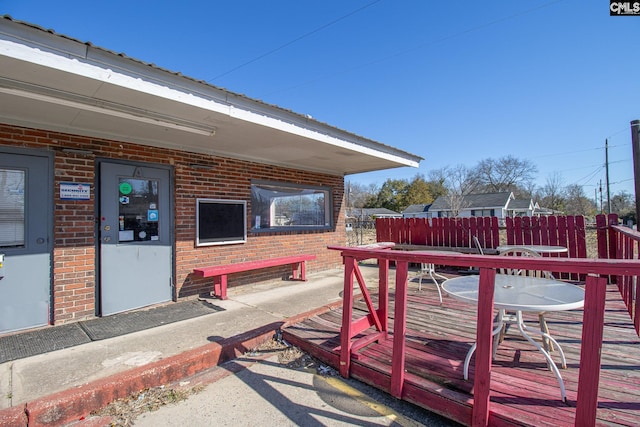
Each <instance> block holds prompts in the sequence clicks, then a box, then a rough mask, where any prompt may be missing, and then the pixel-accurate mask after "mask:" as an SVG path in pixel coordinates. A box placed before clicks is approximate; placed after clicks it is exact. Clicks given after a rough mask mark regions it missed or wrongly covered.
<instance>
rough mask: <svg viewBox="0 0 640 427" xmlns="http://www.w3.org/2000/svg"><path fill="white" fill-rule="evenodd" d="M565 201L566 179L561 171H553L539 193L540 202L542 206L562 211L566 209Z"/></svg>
mask: <svg viewBox="0 0 640 427" xmlns="http://www.w3.org/2000/svg"><path fill="white" fill-rule="evenodd" d="M564 201H565V189H564V179H563V178H562V174H561V173H560V172H553V173H552V174H551V175H549V176H548V177H547V181H546V183H545V185H544V186H543V187H542V188H541V189H540V191H539V193H538V203H539V204H540V206H541V207H545V208H549V209H553V210H556V211H562V210H563V209H564Z"/></svg>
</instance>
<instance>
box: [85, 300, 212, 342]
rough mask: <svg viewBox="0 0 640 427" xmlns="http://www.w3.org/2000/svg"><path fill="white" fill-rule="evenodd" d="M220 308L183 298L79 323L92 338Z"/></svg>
mask: <svg viewBox="0 0 640 427" xmlns="http://www.w3.org/2000/svg"><path fill="white" fill-rule="evenodd" d="M221 310H222V309H221V308H220V307H217V306H215V305H211V304H209V303H206V302H204V301H184V302H179V303H173V304H168V305H163V306H160V307H155V308H150V309H145V310H139V311H132V312H126V313H118V314H113V315H111V316H106V317H100V318H98V319H91V320H85V321H83V322H80V327H81V328H82V329H83V330H84V331H85V333H86V334H87V335H88V336H89V338H90V339H91V341H98V340H104V339H107V338H113V337H118V336H121V335H125V334H131V333H133V332H139V331H144V330H145V329H150V328H155V327H157V326H162V325H167V324H169V323H174V322H179V321H181V320H187V319H193V318H194V317H199V316H204V315H205V314H211V313H215V312H217V311H221Z"/></svg>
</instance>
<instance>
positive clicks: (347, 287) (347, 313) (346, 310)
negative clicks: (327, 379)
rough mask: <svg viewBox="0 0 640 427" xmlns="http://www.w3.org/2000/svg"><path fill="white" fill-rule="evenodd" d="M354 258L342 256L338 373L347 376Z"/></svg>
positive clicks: (349, 365)
mask: <svg viewBox="0 0 640 427" xmlns="http://www.w3.org/2000/svg"><path fill="white" fill-rule="evenodd" d="M354 265H355V258H354V257H350V256H345V257H344V289H343V293H342V328H341V330H340V375H342V377H344V378H349V370H350V368H351V331H352V323H351V318H352V313H353V272H354Z"/></svg>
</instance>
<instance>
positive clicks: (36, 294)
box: [0, 152, 53, 333]
mask: <svg viewBox="0 0 640 427" xmlns="http://www.w3.org/2000/svg"><path fill="white" fill-rule="evenodd" d="M50 168H51V159H50V157H49V156H48V155H42V156H39V155H30V154H16V152H0V258H4V259H3V260H2V267H0V333H3V332H9V331H17V330H20V329H27V328H33V327H36V326H42V325H46V324H48V323H49V317H50V301H51V297H50V294H51V245H52V240H53V239H52V238H51V236H50V233H51V232H52V229H53V227H52V222H53V219H52V215H53V196H52V194H53V193H52V192H53V185H52V182H51V173H50V171H51V169H50Z"/></svg>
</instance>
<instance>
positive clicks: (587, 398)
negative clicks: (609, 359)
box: [575, 276, 607, 426]
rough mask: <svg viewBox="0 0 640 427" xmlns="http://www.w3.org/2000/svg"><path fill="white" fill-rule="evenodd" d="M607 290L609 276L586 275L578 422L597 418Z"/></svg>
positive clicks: (584, 423)
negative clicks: (607, 277)
mask: <svg viewBox="0 0 640 427" xmlns="http://www.w3.org/2000/svg"><path fill="white" fill-rule="evenodd" d="M606 293H607V279H606V278H604V277H595V276H587V280H586V283H585V296H584V313H583V315H582V318H583V321H582V323H583V326H582V346H581V348H580V372H579V374H578V401H577V403H576V421H575V425H576V426H590V425H595V421H596V411H597V409H598V386H599V384H600V362H601V351H602V334H603V328H604V305H605V304H604V303H605V299H606Z"/></svg>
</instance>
